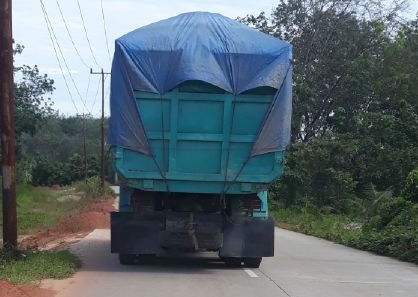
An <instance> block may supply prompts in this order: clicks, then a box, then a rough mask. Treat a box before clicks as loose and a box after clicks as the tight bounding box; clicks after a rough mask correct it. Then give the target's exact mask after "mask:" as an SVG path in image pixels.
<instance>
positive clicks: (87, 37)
mask: <svg viewBox="0 0 418 297" xmlns="http://www.w3.org/2000/svg"><path fill="white" fill-rule="evenodd" d="M77 5H78V11H79V12H80V17H81V23H82V24H83V29H84V33H85V35H86V39H87V43H88V45H89V48H90V53H91V56H92V57H93V60H94V63H95V64H96V66H97V67H99V68H101V67H100V65H99V63H98V62H97V59H96V56H95V55H94V52H93V48H92V47H91V43H90V39H89V35H88V34H87V29H86V24H85V22H84V17H83V12H82V10H81V5H80V1H79V0H77Z"/></svg>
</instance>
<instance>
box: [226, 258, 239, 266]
mask: <svg viewBox="0 0 418 297" xmlns="http://www.w3.org/2000/svg"><path fill="white" fill-rule="evenodd" d="M223 260H224V261H225V264H226V266H228V267H241V262H242V258H234V257H230V258H224V259H223Z"/></svg>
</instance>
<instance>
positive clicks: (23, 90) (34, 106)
mask: <svg viewBox="0 0 418 297" xmlns="http://www.w3.org/2000/svg"><path fill="white" fill-rule="evenodd" d="M23 49H24V46H22V45H19V44H16V45H15V47H14V55H17V54H21V53H22V51H23ZM14 78H15V123H16V137H17V138H18V140H19V137H20V136H21V135H22V133H24V132H26V133H30V134H33V133H34V132H35V131H36V129H37V127H38V126H39V124H40V123H41V122H42V120H43V119H44V118H45V117H46V116H47V115H50V114H51V113H52V112H53V109H52V105H53V103H52V100H51V98H49V97H45V96H46V95H47V94H51V93H52V92H53V91H54V89H55V88H54V81H53V80H52V79H50V78H48V76H47V75H46V74H43V75H42V74H40V72H39V69H38V66H37V65H35V66H33V67H31V66H28V65H23V66H17V67H14Z"/></svg>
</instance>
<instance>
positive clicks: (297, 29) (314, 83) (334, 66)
mask: <svg viewBox="0 0 418 297" xmlns="http://www.w3.org/2000/svg"><path fill="white" fill-rule="evenodd" d="M379 3H380V2H376V1H364V0H288V1H285V0H281V1H280V2H279V4H278V6H277V8H275V9H274V11H273V13H272V15H271V17H270V18H269V17H267V16H266V15H265V14H264V13H262V14H260V15H259V16H257V17H254V16H247V17H246V18H243V19H241V21H243V22H244V23H246V24H248V25H250V26H253V27H255V28H257V29H259V30H261V31H263V32H265V33H268V34H271V35H273V36H275V37H279V38H282V39H284V40H287V41H289V42H290V43H291V44H292V45H293V56H294V59H293V69H294V77H293V79H294V96H293V105H294V107H293V110H294V113H293V119H292V121H293V122H292V142H296V141H302V142H308V141H309V140H310V139H311V138H312V137H316V136H321V135H325V134H327V133H328V132H330V131H331V132H332V131H333V128H334V125H335V124H340V125H344V126H345V125H350V120H351V118H352V116H353V115H355V114H356V113H357V112H358V110H362V109H363V110H364V109H367V107H368V104H369V101H370V98H371V95H372V93H373V90H372V89H371V88H370V86H369V82H370V80H371V78H372V77H374V76H376V75H377V73H379V70H380V69H378V68H379V66H380V65H381V63H379V61H380V60H381V59H380V57H381V55H382V50H383V48H384V46H385V44H386V43H387V42H389V32H390V31H391V30H392V27H393V26H394V25H395V22H394V20H395V19H396V13H397V12H398V11H399V9H400V8H401V7H402V5H403V4H404V1H403V2H400V3H395V4H396V5H394V7H393V8H391V9H384V8H383V7H382V6H381V5H380V4H379ZM336 118H337V119H338V122H337V121H336V120H335V119H336Z"/></svg>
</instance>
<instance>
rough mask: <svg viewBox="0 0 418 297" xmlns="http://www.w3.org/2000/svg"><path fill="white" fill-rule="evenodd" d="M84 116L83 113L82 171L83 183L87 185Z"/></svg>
mask: <svg viewBox="0 0 418 297" xmlns="http://www.w3.org/2000/svg"><path fill="white" fill-rule="evenodd" d="M86 131H87V129H86V115H85V114H84V113H83V167H84V168H83V169H84V182H85V183H87V142H86Z"/></svg>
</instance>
